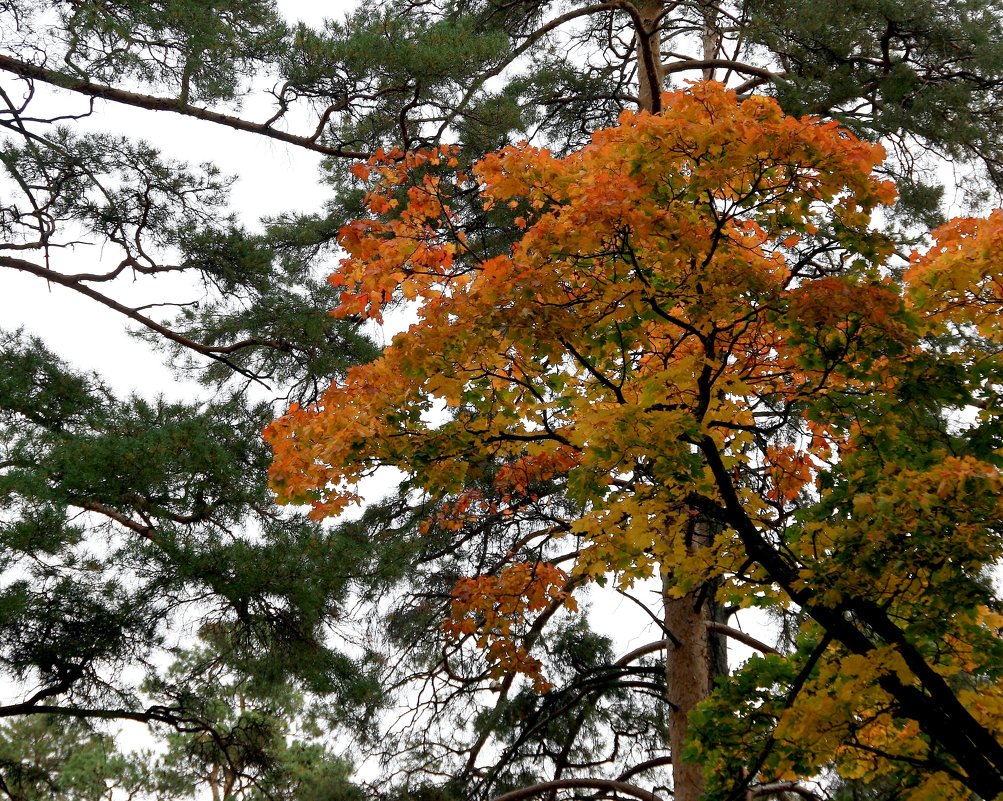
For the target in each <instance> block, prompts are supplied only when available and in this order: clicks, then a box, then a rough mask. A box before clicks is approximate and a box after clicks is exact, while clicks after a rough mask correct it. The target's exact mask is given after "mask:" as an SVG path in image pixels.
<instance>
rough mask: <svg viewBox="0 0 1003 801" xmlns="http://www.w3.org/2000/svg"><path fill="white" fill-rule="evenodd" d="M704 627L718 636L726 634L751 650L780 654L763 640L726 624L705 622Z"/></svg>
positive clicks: (712, 621)
mask: <svg viewBox="0 0 1003 801" xmlns="http://www.w3.org/2000/svg"><path fill="white" fill-rule="evenodd" d="M704 625H705V626H707V628H708V629H710V630H711V631H716V632H717V633H718V634H724V635H725V636H726V637H730V638H731V639H733V640H735V641H736V642H740V643H742V644H743V645H748V646H749V647H750V648H754V649H755V650H757V651H761V652H762V653H764V654H779V653H780V652H779V651H778V650H777V649H776V648H774V647H773V646H771V645H767V644H766V643H765V642H763V641H762V640H757V639H756V638H755V637H752V636H750V635H748V634H746V633H745V632H744V631H739V630H738V629H736V628H733V627H732V626H729V625H727V624H726V623H718V622H717V621H716V620H707V621H704Z"/></svg>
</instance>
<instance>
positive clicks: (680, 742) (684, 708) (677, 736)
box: [663, 518, 728, 801]
mask: <svg viewBox="0 0 1003 801" xmlns="http://www.w3.org/2000/svg"><path fill="white" fill-rule="evenodd" d="M712 538H713V532H712V529H711V526H710V523H709V522H707V521H705V520H701V519H699V518H697V519H695V520H694V522H693V525H692V527H691V530H690V532H689V533H688V536H687V547H688V549H689V550H691V551H696V550H699V549H701V548H705V547H707V546H709V545H710V544H711V540H712ZM672 586H673V580H672V573H671V570H666V571H663V587H664V590H663V601H664V610H665V611H664V622H665V627H666V628H667V629H668V631H669V633H670V639H672V638H674V639H675V643H676V644H675V645H674V646H670V647H669V648H667V649H666V652H665V686H666V692H667V694H668V700H669V702H670V704H671V707H670V710H669V717H668V730H669V750H670V753H671V754H672V782H673V799H674V801H698V799H699V798H700V796H701V795H702V794H703V791H704V787H705V781H704V775H703V767H702V766H701V765H699V764H696V763H692V762H685V761H684V760H683V758H682V753H683V748H684V745H685V742H686V737H687V735H688V733H689V715H690V713H691V712H692V711H693V709H694V707H696V705H697V704H699V703H700V702H701V701H703V700H704V699H705V698H707V696H708V695H709V694H710V691H711V688H712V687H713V686H714V679H715V678H716V677H717V676H720V675H723V674H724V673H726V672H727V669H728V664H727V652H726V648H725V643H724V639H723V638H722V637H721V635H719V634H716V633H714V632H711V631H710V627H709V626H708V625H707V624H708V623H710V622H711V621H714V620H717V619H718V617H719V615H718V612H717V603H716V599H715V592H716V589H717V588H716V586H715V582H708V583H706V584H702V585H700V586H699V587H696V588H695V589H693V590H692V591H691V592H688V593H687V594H686V595H684V596H682V597H681V598H675V597H670V596H669V589H670V588H671V587H672Z"/></svg>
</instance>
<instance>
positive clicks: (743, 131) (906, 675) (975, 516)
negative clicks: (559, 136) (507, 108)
mask: <svg viewBox="0 0 1003 801" xmlns="http://www.w3.org/2000/svg"><path fill="white" fill-rule="evenodd" d="M664 107H665V109H666V111H665V112H664V113H662V114H659V115H651V114H648V113H637V114H635V113H625V114H624V115H623V116H622V117H621V119H620V124H619V126H618V127H616V128H613V129H609V130H604V131H600V132H598V133H596V134H595V136H594V137H593V140H592V142H591V144H590V145H588V146H587V147H585V148H584V149H582V150H581V151H579V152H576V153H573V154H571V155H569V156H566V157H560V158H559V157H556V156H554V155H553V154H551V153H549V152H548V151H546V150H542V149H539V148H534V147H529V146H525V145H523V146H517V147H508V148H505V149H504V150H502V151H500V152H498V153H496V154H494V155H491V156H488V157H487V158H485V159H483V160H482V161H480V162H479V163H477V164H476V165H474V166H473V168H472V170H470V171H469V172H464V171H461V170H459V169H458V168H456V167H455V165H456V161H455V153H453V152H452V151H451V150H450V149H449V148H445V147H444V148H440V149H437V150H434V151H430V152H425V153H418V154H407V155H406V156H403V155H401V154H381V155H380V156H378V157H377V158H374V159H373V160H372V161H371V162H370V163H369V164H368V165H365V166H360V167H359V168H358V169H357V175H358V176H359V178H360V179H362V180H364V181H367V182H368V185H369V195H368V206H369V208H370V210H371V212H372V215H371V216H370V217H369V218H367V219H364V220H359V221H357V222H355V223H353V224H351V225H349V226H347V227H345V228H344V229H343V230H342V232H341V238H340V241H341V244H342V246H343V247H344V249H345V251H346V253H347V256H346V257H345V259H344V260H343V261H342V263H341V266H340V268H339V270H338V272H337V273H336V274H335V275H333V276H332V277H331V282H332V283H333V284H334V285H336V286H338V287H342V288H343V291H342V295H341V302H340V305H339V306H338V307H337V309H335V310H334V314H336V315H339V316H354V317H360V318H369V319H373V320H377V321H379V320H380V319H381V317H382V314H383V311H384V310H385V309H386V308H387V307H388V305H392V304H395V303H399V302H401V301H404V302H407V303H410V304H411V305H412V307H413V308H414V309H416V310H417V313H418V320H417V322H416V323H414V324H413V325H412V326H411V327H410V328H409V329H408V330H407V331H405V332H404V333H401V334H399V335H397V336H396V337H395V338H394V340H393V343H392V345H391V346H390V347H388V348H387V349H386V350H385V352H384V353H383V355H382V356H381V357H380V358H379V359H377V360H376V361H374V362H372V363H371V364H368V365H365V366H361V367H356V368H354V369H353V370H351V371H350V372H349V374H348V376H347V377H346V379H345V380H344V381H341V382H338V383H336V384H335V385H332V386H331V387H330V388H329V389H328V390H327V391H326V392H325V393H324V396H323V398H322V399H321V400H320V401H319V402H318V403H317V404H316V405H314V406H311V407H308V408H298V407H293V408H291V409H290V410H289V412H288V413H287V414H286V415H285V416H284V417H282V418H281V419H279V420H277V421H275V422H274V423H273V424H272V425H271V426H269V428H268V429H267V430H266V437H267V439H268V441H269V442H270V443H271V445H272V447H273V449H274V452H275V462H274V465H273V468H272V482H273V487H274V489H275V491H276V492H277V493H278V495H279V496H280V498H281V499H282V500H284V501H287V502H294V503H309V504H311V505H312V506H313V513H314V514H315V515H316V516H318V517H324V516H329V515H335V514H337V513H339V512H340V511H341V510H343V509H345V508H346V506H347V505H349V504H352V503H355V502H358V501H359V500H360V498H359V497H358V496H357V493H356V485H357V483H358V482H359V481H360V480H361V479H363V478H364V477H366V476H368V475H370V474H371V473H372V472H373V471H374V470H376V469H377V468H379V467H381V466H385V465H390V466H393V467H396V468H397V469H399V470H401V471H403V473H404V474H405V475H406V476H407V477H408V480H409V482H410V484H409V485H410V486H411V487H412V489H413V491H414V492H416V493H420V494H421V495H422V496H423V498H425V499H426V500H430V501H431V503H430V506H434V507H435V508H436V509H437V512H435V513H434V514H433V515H432V516H431V517H430V518H429V520H428V521H427V522H426V526H436V527H440V528H445V529H447V530H449V529H450V528H452V530H455V531H456V532H458V533H459V532H464V531H469V530H471V529H473V528H475V527H476V526H477V525H479V524H480V522H481V521H483V520H485V519H487V518H492V519H497V520H499V521H501V522H502V524H504V522H505V521H506V520H510V521H519V522H520V523H521V524H522V526H523V528H522V529H521V530H523V531H525V529H526V528H527V527H528V528H531V529H532V531H533V532H534V536H535V539H533V538H532V537H531V538H529V539H525V540H523V541H522V542H521V544H520V546H519V547H518V548H513V549H512V553H511V554H510V558H509V559H508V560H507V562H505V563H504V564H498V565H495V566H494V568H493V569H492V571H491V572H490V573H487V574H485V575H481V576H470V577H467V578H465V579H463V580H462V581H461V582H460V583H459V584H458V585H457V587H456V590H455V594H454V601H453V614H452V617H451V619H450V620H449V621H447V623H446V626H447V628H448V630H449V631H450V632H451V633H452V634H453V635H454V636H455V637H457V638H463V637H466V638H469V641H470V642H471V643H472V644H473V645H475V646H478V647H480V648H481V649H483V650H484V652H485V654H486V658H487V659H488V660H489V663H490V665H492V670H494V671H495V672H496V673H497V675H501V674H502V673H506V672H511V671H522V672H524V673H526V674H528V675H529V676H530V677H531V678H532V680H533V681H534V682H535V683H536V684H537V686H538V687H539V688H541V689H545V688H546V687H547V681H548V680H547V677H546V676H545V675H544V669H543V666H542V664H541V662H540V660H538V659H536V658H535V657H534V656H533V655H532V653H531V646H532V639H531V638H530V639H527V633H528V632H529V631H530V629H531V628H532V624H533V621H534V620H535V619H537V618H538V617H539V616H540V615H544V614H552V613H553V611H554V610H555V609H556V608H557V607H560V606H562V605H566V606H572V605H573V604H574V592H575V590H576V588H578V587H580V586H583V585H585V584H588V583H589V582H605V581H608V580H610V579H612V580H613V581H615V582H617V583H618V584H620V585H624V586H626V585H630V584H631V583H633V582H636V581H638V580H639V579H642V578H645V577H648V576H652V575H657V574H659V573H660V574H662V575H663V576H666V577H668V580H669V584H670V587H669V590H668V591H669V593H670V594H671V593H673V592H675V593H685V592H687V591H689V590H690V589H691V588H693V587H695V586H698V585H701V584H704V583H707V582H710V581H712V580H713V582H714V584H713V586H715V587H716V588H717V593H718V595H719V596H720V598H721V600H722V601H723V602H727V603H729V604H732V605H735V606H739V607H741V606H749V605H776V606H778V607H783V608H788V609H798V610H800V612H801V621H802V622H801V630H800V634H799V639H798V642H797V643H796V644H795V647H794V648H793V650H791V651H790V653H788V654H785V655H771V656H767V657H763V658H754V659H752V660H750V661H749V662H748V663H746V665H744V666H743V667H742V668H740V669H739V670H738V671H737V672H736V673H735V675H734V676H732V677H731V678H730V679H729V681H728V682H724V683H722V684H721V686H720V687H719V688H718V690H716V691H715V693H714V695H713V697H712V698H711V699H709V700H708V702H707V704H705V706H704V708H703V710H702V712H701V713H700V714H699V715H697V716H695V725H696V728H697V732H696V737H695V738H694V740H693V742H692V744H691V747H690V756H691V757H692V758H696V759H699V760H701V761H702V762H703V763H704V764H705V766H706V767H707V768H708V770H709V771H710V774H711V775H712V776H713V777H715V778H713V780H712V782H711V785H710V789H711V790H721V789H722V788H725V787H726V786H730V784H731V783H734V782H735V781H737V779H736V777H742V776H744V777H745V779H744V780H745V781H747V782H748V781H751V780H752V779H751V778H750V777H753V778H756V779H757V780H759V781H761V782H764V783H765V782H769V781H780V780H788V779H795V778H798V777H803V776H811V775H814V774H816V773H818V772H819V771H820V770H822V769H823V768H824V767H826V766H835V767H836V768H837V769H839V770H840V771H843V772H844V773H845V774H846V775H850V776H861V777H873V776H876V775H880V774H882V773H895V772H896V771H903V770H907V771H909V775H910V776H911V777H912V778H910V780H909V781H910V782H912V784H911V785H909V786H910V787H911V791H912V792H914V793H915V796H916V797H917V798H920V797H930V798H947V797H959V798H960V797H966V795H965V793H966V791H965V790H963V789H962V787H967V788H969V789H973V790H975V791H977V792H979V793H981V794H983V795H984V796H985V797H991V796H992V795H995V792H994V791H993V788H995V787H999V790H1003V785H1001V784H1000V782H1001V781H1003V779H1000V776H1003V773H1001V770H1003V761H1001V751H1000V745H999V742H998V739H999V736H1000V734H1001V732H1003V696H1001V693H1000V690H1001V688H1000V684H999V679H1000V673H1001V671H1003V650H1001V647H1000V643H999V638H998V635H997V631H998V627H999V625H1000V620H999V619H998V615H997V614H996V612H994V611H993V610H992V609H991V598H992V593H991V591H990V588H989V585H988V579H987V577H986V571H987V570H988V569H989V568H990V567H991V566H992V565H993V564H994V563H995V562H996V560H997V559H998V558H999V556H1000V552H1001V547H1000V526H999V523H998V521H999V520H1000V519H1001V512H1003V509H1001V505H1003V504H1001V500H1000V498H1001V492H1000V490H1001V486H1000V484H1001V480H1003V479H1001V475H1000V470H999V467H1000V461H1001V451H1000V447H1001V444H1003V443H1001V441H1000V436H1001V434H1003V431H1001V430H1000V427H999V422H998V416H999V413H1000V406H999V396H998V394H997V393H998V390H999V386H1000V383H999V381H1000V378H1001V368H1003V364H1001V361H1000V356H999V351H1000V347H1001V346H1003V341H1001V337H1003V326H1001V324H1000V311H1001V309H1000V305H1001V303H1003V213H1000V212H997V213H995V214H994V215H992V216H991V217H990V218H988V219H987V220H963V221H955V222H953V223H951V224H949V225H948V226H945V227H944V228H942V229H940V230H939V231H936V232H934V234H933V238H934V245H933V247H931V248H930V249H928V250H926V251H921V252H917V253H914V254H913V255H912V257H911V258H910V259H909V261H908V264H906V263H905V260H904V259H902V258H900V257H897V256H895V255H894V253H893V248H892V245H891V243H890V241H889V240H888V239H887V238H886V237H885V236H883V235H882V234H881V233H879V232H877V231H876V230H874V229H873V228H872V227H871V215H872V212H873V211H874V210H875V209H876V208H878V207H879V206H882V205H887V204H890V203H892V202H893V201H894V197H895V192H894V188H893V186H892V185H891V184H890V183H889V182H887V181H884V180H882V179H880V178H879V177H877V176H876V175H875V167H876V166H877V165H879V164H880V162H881V160H882V158H883V152H882V149H881V147H880V146H877V145H874V144H870V143H867V142H865V141H862V140H860V139H857V138H856V137H854V136H853V135H852V134H850V133H849V132H847V131H846V130H844V129H842V128H840V127H839V126H837V125H836V124H833V123H821V122H819V121H817V120H813V119H800V120H799V119H794V118H791V117H788V116H785V115H784V114H782V113H781V111H780V110H779V108H778V106H777V105H776V104H775V103H774V102H773V101H771V100H768V99H765V98H753V99H750V100H746V101H745V102H738V101H737V100H736V98H735V97H734V95H733V94H731V93H729V92H727V91H726V90H724V89H723V88H722V87H721V86H719V85H715V84H705V85H695V86H693V87H692V88H691V89H690V90H688V91H685V92H677V93H674V94H670V95H667V96H666V98H665V102H664ZM473 191H476V192H478V193H479V195H480V198H481V202H482V204H483V208H484V210H485V212H484V213H485V215H493V216H490V219H492V220H505V221H506V223H505V224H504V225H501V224H498V225H497V235H496V236H495V238H494V239H492V238H491V237H486V236H484V235H483V233H482V232H481V233H479V234H478V235H477V236H476V237H475V236H474V235H473V234H472V232H470V231H467V230H466V228H465V226H466V225H467V221H466V220H465V218H463V217H462V215H460V214H458V213H457V212H456V211H455V210H454V206H455V205H456V202H457V201H456V199H457V198H458V197H460V196H461V195H463V194H464V193H470V192H473ZM499 242H500V243H501V245H500V246H499ZM558 497H559V498H560V499H561V506H560V513H558V512H557V511H555V506H554V505H553V504H554V499H556V498H558ZM697 519H699V520H701V521H704V522H705V523H706V524H707V525H709V526H710V527H711V528H712V530H713V542H712V544H711V545H710V546H709V547H706V548H700V549H695V548H693V547H691V537H690V536H689V534H688V532H692V530H693V525H694V521H695V520H697ZM528 543H531V546H530V545H529V544H528ZM534 549H535V550H534ZM531 552H532V553H535V555H536V558H530V556H529V554H530V553H531ZM558 554H564V558H563V559H562V562H561V565H560V566H559V567H558V566H555V565H554V564H552V563H551V560H552V559H553V558H554V557H555V555H558ZM994 776H995V779H994ZM757 777H758V778H757ZM715 782H716V784H715ZM994 782H995V784H994ZM722 792H723V790H722Z"/></svg>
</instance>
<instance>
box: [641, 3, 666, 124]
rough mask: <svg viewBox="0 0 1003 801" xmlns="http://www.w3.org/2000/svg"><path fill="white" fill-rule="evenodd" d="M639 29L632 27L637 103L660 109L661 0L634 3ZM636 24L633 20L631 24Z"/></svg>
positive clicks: (656, 109) (647, 109) (644, 109)
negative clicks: (634, 47)
mask: <svg viewBox="0 0 1003 801" xmlns="http://www.w3.org/2000/svg"><path fill="white" fill-rule="evenodd" d="M635 8H636V9H637V13H638V14H639V15H640V18H641V24H642V26H643V30H637V29H636V28H635V34H634V38H635V41H636V43H637V46H636V51H637V80H638V90H637V98H638V105H639V106H640V107H641V109H642V110H643V111H651V112H657V111H661V108H662V103H661V92H662V83H663V80H664V78H665V73H664V71H663V69H662V52H661V51H662V37H661V34H660V32H659V31H660V29H661V16H662V12H663V11H664V10H665V3H664V2H663V0H641V2H639V3H637V4H636V5H635ZM636 25H637V23H636V21H635V26H636Z"/></svg>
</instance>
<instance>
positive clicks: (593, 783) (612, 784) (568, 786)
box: [492, 779, 664, 801]
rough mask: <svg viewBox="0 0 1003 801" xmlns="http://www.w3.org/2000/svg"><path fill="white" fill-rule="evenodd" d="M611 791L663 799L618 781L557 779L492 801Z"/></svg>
mask: <svg viewBox="0 0 1003 801" xmlns="http://www.w3.org/2000/svg"><path fill="white" fill-rule="evenodd" d="M578 789H582V790H612V791H613V792H615V793H623V794H624V795H629V796H633V797H634V798H637V799H640V801H664V799H663V798H662V797H661V796H659V795H656V794H655V793H653V792H651V791H650V790H645V789H644V788H643V787H638V786H637V785H636V784H630V783H629V782H624V781H619V780H617V779H557V780H556V781H550V782H540V783H538V784H532V785H530V786H529V787H522V788H520V789H518V790H512V791H511V792H508V793H503V794H502V795H499V796H495V797H494V798H493V799H492V801H522V799H524V798H532V797H533V796H534V795H540V794H541V793H545V792H548V791H549V790H578Z"/></svg>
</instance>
